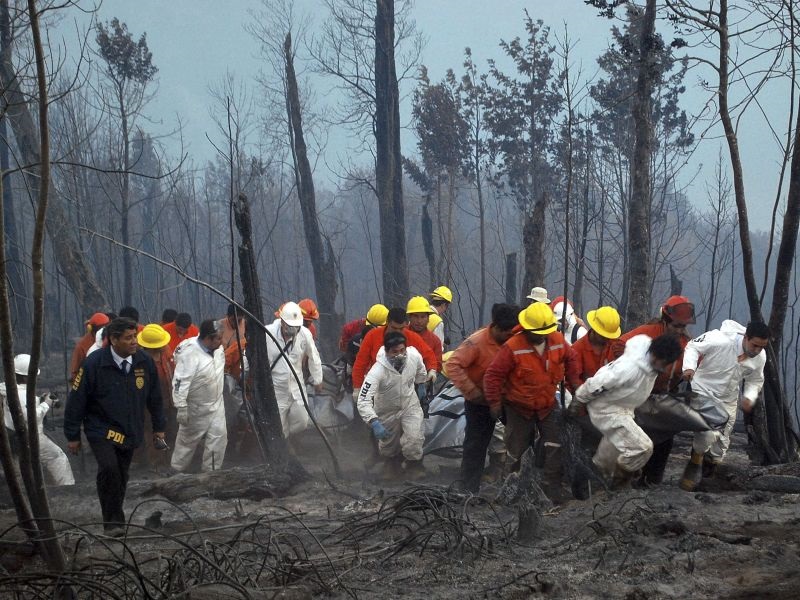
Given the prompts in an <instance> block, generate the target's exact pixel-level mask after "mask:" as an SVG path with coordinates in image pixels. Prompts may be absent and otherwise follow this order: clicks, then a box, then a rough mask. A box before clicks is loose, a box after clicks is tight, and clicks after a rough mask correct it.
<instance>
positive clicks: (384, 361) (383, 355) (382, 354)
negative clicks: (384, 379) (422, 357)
mask: <svg viewBox="0 0 800 600" xmlns="http://www.w3.org/2000/svg"><path fill="white" fill-rule="evenodd" d="M375 362H379V363H381V364H382V365H383V366H384V367H386V368H387V369H388V370H389V371H391V372H392V373H397V371H396V370H395V368H394V367H393V366H392V363H390V362H389V359H388V358H386V348H384V347H383V346H381V348H380V350H378V356H377V357H376V359H375ZM397 374H398V375H399V373H397Z"/></svg>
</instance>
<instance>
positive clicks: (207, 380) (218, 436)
mask: <svg viewBox="0 0 800 600" xmlns="http://www.w3.org/2000/svg"><path fill="white" fill-rule="evenodd" d="M224 381H225V353H224V351H223V350H222V348H221V347H220V348H217V349H216V350H215V351H214V352H213V353H209V352H208V350H206V349H205V347H203V346H201V345H200V340H199V338H196V337H193V338H189V339H186V340H183V341H182V342H181V343H180V344H178V347H177V348H175V374H174V375H173V376H172V401H173V403H174V404H175V408H177V409H178V411H179V413H180V410H181V409H182V408H185V407H188V422H187V424H186V425H179V427H178V437H177V439H176V440H175V451H174V452H173V454H172V468H173V469H176V470H178V471H183V470H185V469H186V468H187V467H189V464H190V463H191V462H192V457H193V456H194V452H195V450H196V448H197V445H198V444H199V443H200V441H201V440H202V439H203V438H204V437H205V448H204V450H203V471H211V470H212V469H219V468H221V467H222V461H223V460H224V458H225V449H226V448H227V446H228V431H227V428H226V423H225V402H224V400H223V396H222V392H223V387H224Z"/></svg>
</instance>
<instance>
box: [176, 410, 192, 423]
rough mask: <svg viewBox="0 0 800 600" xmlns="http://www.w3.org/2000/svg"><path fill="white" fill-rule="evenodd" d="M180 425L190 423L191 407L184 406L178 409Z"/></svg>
mask: <svg viewBox="0 0 800 600" xmlns="http://www.w3.org/2000/svg"><path fill="white" fill-rule="evenodd" d="M177 421H178V425H181V426H183V427H186V426H187V425H188V424H189V407H188V406H182V407H180V408H179V409H178V416H177Z"/></svg>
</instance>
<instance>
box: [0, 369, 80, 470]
mask: <svg viewBox="0 0 800 600" xmlns="http://www.w3.org/2000/svg"><path fill="white" fill-rule="evenodd" d="M27 390H28V386H27V385H25V384H24V383H18V384H17V395H18V396H19V402H20V405H21V406H22V418H23V419H25V421H26V422H27V421H28V411H27V410H26V409H25V402H26V401H25V396H26V394H27V393H28V391H27ZM0 395H1V396H3V410H4V411H5V426H6V428H7V429H11V430H12V431H13V430H14V421H13V420H12V419H11V411H10V410H9V407H8V396H7V395H6V384H5V383H0ZM48 410H50V405H49V404H48V403H47V402H40V403H39V404H38V405H37V407H36V424H37V426H38V431H39V459H40V460H41V462H42V466H43V467H44V470H45V472H46V473H48V475H49V476H50V478H51V480H52V482H53V484H54V485H74V484H75V477H74V476H73V475H72V467H70V465H69V459H68V458H67V455H66V454H64V451H63V450H62V449H61V448H59V447H58V445H57V444H56V443H55V442H54V441H53V440H51V439H50V438H49V437H47V436H46V435H45V434H44V430H43V429H42V424H43V422H44V417H45V415H46V414H47V411H48Z"/></svg>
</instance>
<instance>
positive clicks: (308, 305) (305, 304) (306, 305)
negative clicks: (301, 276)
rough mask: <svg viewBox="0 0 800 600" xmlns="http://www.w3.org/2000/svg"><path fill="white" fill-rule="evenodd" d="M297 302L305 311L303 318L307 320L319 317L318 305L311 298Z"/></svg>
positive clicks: (314, 319)
mask: <svg viewBox="0 0 800 600" xmlns="http://www.w3.org/2000/svg"><path fill="white" fill-rule="evenodd" d="M297 304H298V305H299V306H300V310H301V311H303V318H304V319H305V320H306V321H316V320H317V319H319V311H318V310H317V305H316V304H315V303H314V301H313V300H312V299H311V298H303V299H302V300H300V302H298V303H297Z"/></svg>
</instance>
